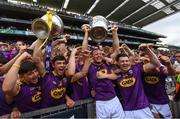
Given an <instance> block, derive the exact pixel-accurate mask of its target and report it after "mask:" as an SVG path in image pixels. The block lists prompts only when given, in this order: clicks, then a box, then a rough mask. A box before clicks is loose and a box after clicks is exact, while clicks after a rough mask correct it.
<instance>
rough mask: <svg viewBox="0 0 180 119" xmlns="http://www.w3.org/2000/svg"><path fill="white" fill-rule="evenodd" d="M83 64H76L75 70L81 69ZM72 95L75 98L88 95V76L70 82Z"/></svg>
mask: <svg viewBox="0 0 180 119" xmlns="http://www.w3.org/2000/svg"><path fill="white" fill-rule="evenodd" d="M82 67H83V65H80V64H78V65H77V67H76V72H79V71H81V69H82ZM72 87H73V95H72V98H73V99H74V100H75V101H76V100H81V99H86V98H89V97H90V89H89V84H88V78H87V77H83V78H81V79H79V80H78V81H76V82H74V83H72Z"/></svg>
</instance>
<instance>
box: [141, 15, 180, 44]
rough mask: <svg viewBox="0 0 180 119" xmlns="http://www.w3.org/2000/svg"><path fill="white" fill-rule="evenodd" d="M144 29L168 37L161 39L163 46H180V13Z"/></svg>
mask: <svg viewBox="0 0 180 119" xmlns="http://www.w3.org/2000/svg"><path fill="white" fill-rule="evenodd" d="M143 29H145V30H148V31H152V32H156V33H159V34H163V35H165V36H167V38H163V39H160V40H161V41H162V43H163V44H171V45H177V46H180V12H178V13H176V14H174V15H171V16H169V17H166V18H164V19H161V20H159V21H156V22H154V23H152V24H149V25H147V26H145V27H143Z"/></svg>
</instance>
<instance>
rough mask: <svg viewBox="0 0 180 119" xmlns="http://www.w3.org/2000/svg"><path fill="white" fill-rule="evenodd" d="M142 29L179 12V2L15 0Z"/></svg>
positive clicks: (156, 0) (153, 0)
mask: <svg viewBox="0 0 180 119" xmlns="http://www.w3.org/2000/svg"><path fill="white" fill-rule="evenodd" d="M16 1H22V2H26V3H35V4H36V5H42V6H49V7H52V8H56V9H61V10H62V9H65V10H67V11H72V12H76V13H80V14H86V15H90V16H95V15H102V16H104V17H106V18H107V19H108V20H111V21H117V22H120V23H121V22H122V23H125V24H128V25H134V26H137V27H143V26H145V25H148V24H150V23H153V22H155V21H157V20H160V19H162V18H164V17H167V16H169V15H172V14H175V13H177V12H178V11H179V10H180V0H16Z"/></svg>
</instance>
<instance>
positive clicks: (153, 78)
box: [144, 76, 159, 84]
mask: <svg viewBox="0 0 180 119" xmlns="http://www.w3.org/2000/svg"><path fill="white" fill-rule="evenodd" d="M144 80H145V82H146V83H148V84H156V83H157V82H159V78H158V77H156V76H146V77H145V78H144Z"/></svg>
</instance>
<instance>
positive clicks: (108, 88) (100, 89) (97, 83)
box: [87, 63, 116, 101]
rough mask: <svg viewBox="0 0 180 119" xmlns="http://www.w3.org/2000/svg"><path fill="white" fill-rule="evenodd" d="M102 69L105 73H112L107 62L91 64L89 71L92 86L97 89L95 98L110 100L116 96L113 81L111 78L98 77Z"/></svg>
mask: <svg viewBox="0 0 180 119" xmlns="http://www.w3.org/2000/svg"><path fill="white" fill-rule="evenodd" d="M98 71H101V72H103V73H105V74H110V73H111V66H110V65H107V64H105V63H104V64H101V65H95V64H91V65H90V67H89V71H88V75H87V76H88V80H89V83H90V87H91V88H93V90H94V91H95V100H102V101H103V100H110V99H112V98H114V97H115V96H116V93H115V90H114V87H113V83H112V81H111V80H110V79H98V78H97V76H96V74H97V72H98Z"/></svg>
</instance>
